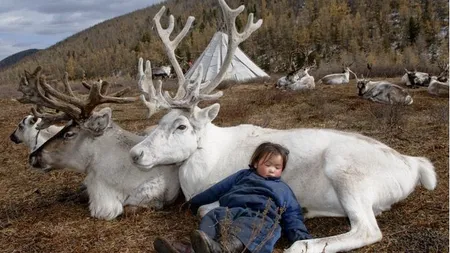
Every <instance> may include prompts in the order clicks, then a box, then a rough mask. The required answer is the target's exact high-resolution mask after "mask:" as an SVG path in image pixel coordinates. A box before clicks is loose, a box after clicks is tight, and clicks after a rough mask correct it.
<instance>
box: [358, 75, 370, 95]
mask: <svg viewBox="0 0 450 253" xmlns="http://www.w3.org/2000/svg"><path fill="white" fill-rule="evenodd" d="M355 78H356V76H355ZM356 80H357V81H356V87H357V88H358V96H362V95H364V93H366V92H367V84H368V83H369V82H370V80H369V79H365V78H364V76H363V78H362V79H356Z"/></svg>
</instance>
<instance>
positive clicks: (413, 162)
mask: <svg viewBox="0 0 450 253" xmlns="http://www.w3.org/2000/svg"><path fill="white" fill-rule="evenodd" d="M408 160H409V164H410V166H411V167H416V168H417V170H418V172H419V182H420V184H421V185H423V187H425V189H427V190H434V188H436V184H437V179H436V172H435V171H434V166H433V164H432V163H431V162H430V160H428V159H427V158H425V157H412V156H408Z"/></svg>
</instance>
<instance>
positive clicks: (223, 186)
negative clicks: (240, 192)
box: [188, 170, 246, 214]
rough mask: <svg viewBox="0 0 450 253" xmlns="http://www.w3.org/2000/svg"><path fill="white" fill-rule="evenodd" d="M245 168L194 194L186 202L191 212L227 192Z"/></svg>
mask: <svg viewBox="0 0 450 253" xmlns="http://www.w3.org/2000/svg"><path fill="white" fill-rule="evenodd" d="M245 171H246V170H240V171H238V172H236V173H234V174H233V175H231V176H228V177H226V178H225V179H222V180H221V181H219V182H218V183H216V184H214V185H213V186H211V187H210V188H208V189H207V190H205V191H203V192H201V193H199V194H197V195H195V196H194V197H193V198H192V199H191V200H189V202H188V204H189V206H190V209H191V212H192V213H193V214H196V213H197V211H198V208H199V207H201V206H203V205H206V204H210V203H213V202H215V201H217V200H219V199H220V197H222V196H223V195H224V194H225V193H227V192H228V191H229V190H230V189H231V187H232V186H233V185H234V184H235V182H236V180H237V179H238V178H240V177H241V175H242V174H243V173H245Z"/></svg>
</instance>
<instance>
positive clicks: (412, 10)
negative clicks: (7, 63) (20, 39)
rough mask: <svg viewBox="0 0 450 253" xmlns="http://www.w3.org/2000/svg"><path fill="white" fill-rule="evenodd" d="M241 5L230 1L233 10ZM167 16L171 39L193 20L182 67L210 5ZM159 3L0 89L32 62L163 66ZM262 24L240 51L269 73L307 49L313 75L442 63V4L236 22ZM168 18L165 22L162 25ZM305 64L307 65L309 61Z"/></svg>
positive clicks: (171, 9) (292, 1) (74, 39)
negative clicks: (345, 68) (156, 23)
mask: <svg viewBox="0 0 450 253" xmlns="http://www.w3.org/2000/svg"><path fill="white" fill-rule="evenodd" d="M240 3H241V1H238V0H229V1H228V4H229V5H230V6H232V7H237V6H238V5H239V4H240ZM164 5H165V6H166V7H167V9H168V10H167V11H166V16H168V15H169V14H173V15H174V17H175V23H176V25H175V30H176V31H175V32H177V31H179V30H181V29H182V27H183V25H184V22H185V21H186V19H187V17H188V15H192V16H194V17H196V21H195V22H194V26H193V28H192V29H191V31H190V33H189V35H188V36H187V37H186V38H185V39H184V40H183V41H182V43H181V44H180V46H179V48H178V49H177V51H176V53H177V55H178V56H179V57H180V62H181V63H182V64H187V62H188V61H189V60H195V59H196V58H197V57H198V56H199V55H200V53H201V52H202V51H203V49H204V48H205V47H206V45H207V44H208V42H209V40H210V39H211V38H212V35H213V34H214V32H215V31H216V30H217V29H218V28H217V27H221V24H222V22H221V18H222V17H221V13H220V10H219V8H218V3H217V2H216V1H215V0H205V1H196V2H195V3H194V2H193V1H189V0H169V1H167V2H165V3H164ZM161 6H162V4H158V5H154V6H151V7H148V8H145V9H141V10H138V11H135V12H132V13H129V14H126V15H123V16H120V17H116V18H113V19H110V20H107V21H105V22H102V23H100V24H97V25H95V26H93V27H91V28H88V29H86V30H84V31H80V32H79V33H77V34H74V35H73V36H71V37H69V38H67V39H65V40H63V41H61V42H58V43H57V44H55V45H53V46H51V47H50V48H48V49H46V50H42V51H39V52H37V53H36V54H35V55H34V57H33V58H35V59H36V61H31V60H30V59H24V60H23V61H21V62H20V63H18V64H16V65H14V66H12V67H9V68H6V69H4V70H3V71H1V72H0V83H1V84H10V85H12V84H14V85H15V84H16V83H17V81H18V75H19V74H21V73H23V70H24V69H29V70H30V69H34V68H35V67H36V62H40V63H41V64H43V67H44V68H45V69H47V70H49V71H50V72H52V73H54V74H56V75H57V76H62V74H63V72H64V71H67V72H68V73H69V75H70V77H71V78H72V79H79V78H81V76H82V75H83V73H85V74H86V76H87V77H88V78H96V77H107V76H112V75H115V76H117V75H122V76H131V77H134V76H135V74H136V64H137V59H138V58H139V57H144V58H145V59H150V60H151V61H152V63H153V65H155V66H157V65H160V64H166V63H167V58H166V57H165V55H164V53H163V49H162V45H161V41H160V39H159V38H158V36H157V34H156V31H155V30H154V29H152V28H153V23H152V18H153V16H154V15H155V13H156V12H157V11H158V10H159V9H160V8H161ZM250 12H253V13H255V16H256V18H262V19H263V20H264V23H263V26H262V27H261V28H260V29H259V30H258V31H257V32H256V33H255V34H254V35H252V36H251V37H250V38H249V39H248V40H247V41H246V42H245V43H243V44H242V45H241V48H242V49H243V51H244V52H245V53H246V54H247V55H248V56H249V57H250V58H251V59H252V60H253V61H255V63H257V64H258V65H259V66H261V67H262V68H263V69H264V70H266V71H267V72H268V73H276V72H286V71H288V70H289V68H290V66H291V65H292V63H295V64H296V65H297V66H299V65H301V64H302V63H303V61H304V54H303V52H305V51H306V50H314V53H313V54H312V55H311V57H312V58H314V59H316V61H317V63H318V67H319V69H321V68H322V69H323V68H327V69H329V70H330V71H336V70H340V68H341V67H342V64H345V63H351V62H355V64H354V65H353V67H352V68H353V69H354V70H355V71H356V72H359V73H364V72H365V66H366V63H368V62H369V63H371V64H372V65H373V68H372V72H373V74H374V75H378V76H380V75H383V76H396V75H400V74H402V73H403V71H404V70H403V69H404V68H405V67H407V68H411V69H412V68H416V69H420V70H422V71H428V72H433V73H436V72H438V71H439V70H438V69H437V63H438V62H443V61H448V1H444V0H435V1H430V0H400V1H397V0H380V1H370V0H361V1H353V0H332V1H317V0H303V1H297V0H249V1H246V10H245V11H244V12H243V14H241V15H240V16H239V18H238V20H237V26H238V27H240V26H242V24H244V23H245V22H246V19H247V14H248V13H250ZM167 20H168V18H167V17H164V19H163V23H167ZM312 58H311V59H310V60H312Z"/></svg>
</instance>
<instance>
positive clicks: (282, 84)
mask: <svg viewBox="0 0 450 253" xmlns="http://www.w3.org/2000/svg"><path fill="white" fill-rule="evenodd" d="M303 72H304V70H303V69H298V70H294V71H292V72H290V73H288V74H287V75H286V76H283V77H281V78H280V79H278V81H277V83H276V84H275V88H278V89H287V88H289V87H291V86H292V85H293V84H294V83H296V82H297V81H298V80H300V78H301V77H303Z"/></svg>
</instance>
